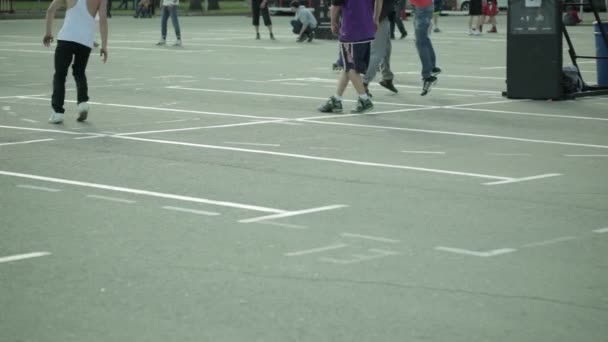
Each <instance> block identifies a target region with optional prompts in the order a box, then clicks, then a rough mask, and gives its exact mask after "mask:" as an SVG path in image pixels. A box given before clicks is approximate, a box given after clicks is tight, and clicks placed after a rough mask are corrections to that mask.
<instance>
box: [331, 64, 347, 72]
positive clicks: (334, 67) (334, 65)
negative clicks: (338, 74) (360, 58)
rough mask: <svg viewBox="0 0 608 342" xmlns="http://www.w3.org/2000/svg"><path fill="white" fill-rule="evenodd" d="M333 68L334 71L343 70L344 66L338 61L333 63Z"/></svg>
mask: <svg viewBox="0 0 608 342" xmlns="http://www.w3.org/2000/svg"><path fill="white" fill-rule="evenodd" d="M331 69H332V70H334V71H341V70H342V69H344V67H342V66H341V65H340V64H338V63H333V64H332V65H331Z"/></svg>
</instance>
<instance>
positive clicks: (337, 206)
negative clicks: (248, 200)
mask: <svg viewBox="0 0 608 342" xmlns="http://www.w3.org/2000/svg"><path fill="white" fill-rule="evenodd" d="M345 207H348V205H346V204H333V205H328V206H324V207H318V208H310V209H304V210H296V211H288V212H284V213H280V214H274V215H266V216H259V217H253V218H248V219H244V220H239V222H241V223H251V222H258V221H264V220H273V219H277V218H284V217H292V216H297V215H304V214H310V213H317V212H320V211H327V210H334V209H340V208H345Z"/></svg>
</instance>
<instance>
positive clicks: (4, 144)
mask: <svg viewBox="0 0 608 342" xmlns="http://www.w3.org/2000/svg"><path fill="white" fill-rule="evenodd" d="M53 140H55V139H37V140H27V141H16V142H10V143H0V146H8V145H21V144H33V143H38V142H45V141H53Z"/></svg>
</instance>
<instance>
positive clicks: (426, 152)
mask: <svg viewBox="0 0 608 342" xmlns="http://www.w3.org/2000/svg"><path fill="white" fill-rule="evenodd" d="M399 152H401V153H412V154H445V152H441V151H399Z"/></svg>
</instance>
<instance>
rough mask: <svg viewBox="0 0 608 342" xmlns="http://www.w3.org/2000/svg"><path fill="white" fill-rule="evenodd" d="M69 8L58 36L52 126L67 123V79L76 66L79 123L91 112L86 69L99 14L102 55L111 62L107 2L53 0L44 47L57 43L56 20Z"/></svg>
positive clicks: (49, 10) (50, 6)
mask: <svg viewBox="0 0 608 342" xmlns="http://www.w3.org/2000/svg"><path fill="white" fill-rule="evenodd" d="M63 4H65V5H66V7H67V8H66V12H65V19H64V21H63V27H61V30H60V31H59V33H58V34H57V47H56V48H55V57H54V59H55V75H54V76H53V95H52V99H51V105H52V107H53V113H52V114H51V117H50V118H49V122H50V123H52V124H60V123H62V122H63V115H64V113H65V109H64V107H63V104H64V101H65V80H66V77H67V74H68V69H69V67H70V64H71V65H72V70H73V73H72V74H73V75H74V81H76V94H77V104H78V118H77V120H78V121H85V120H86V119H87V116H88V113H89V104H88V101H89V94H88V85H87V77H86V73H85V70H86V68H87V63H88V61H89V56H90V54H91V50H92V49H93V42H94V41H95V16H96V15H97V14H99V26H100V31H101V50H100V54H101V56H102V58H103V62H104V63H105V62H106V61H107V59H108V18H107V8H106V6H107V4H108V3H107V0H53V2H51V4H50V5H49V7H48V9H47V11H46V34H45V35H44V37H43V38H42V43H43V44H44V46H46V47H49V46H50V45H51V43H52V42H53V33H52V32H53V19H54V18H55V13H56V12H57V10H58V9H59V8H60V7H62V5H63Z"/></svg>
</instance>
